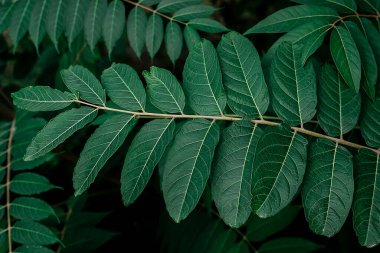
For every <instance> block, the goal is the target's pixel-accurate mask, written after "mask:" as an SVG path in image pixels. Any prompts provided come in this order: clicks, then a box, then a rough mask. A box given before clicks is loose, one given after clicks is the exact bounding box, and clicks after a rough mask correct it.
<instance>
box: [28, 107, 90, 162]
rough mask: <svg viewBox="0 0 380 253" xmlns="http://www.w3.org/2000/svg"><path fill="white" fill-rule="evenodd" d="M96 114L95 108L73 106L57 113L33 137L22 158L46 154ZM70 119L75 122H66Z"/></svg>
mask: <svg viewBox="0 0 380 253" xmlns="http://www.w3.org/2000/svg"><path fill="white" fill-rule="evenodd" d="M96 115H97V110H95V109H92V108H89V107H81V108H78V109H76V108H74V109H71V110H69V111H66V112H63V113H61V114H59V115H58V116H57V117H55V118H54V119H52V120H51V121H50V122H49V123H48V124H47V125H46V126H45V127H44V128H43V129H42V130H41V131H40V132H39V133H38V134H37V135H36V137H34V138H33V140H32V142H31V143H30V145H29V146H28V148H27V150H26V154H25V156H24V160H25V161H31V160H33V159H36V158H38V157H40V156H42V155H44V154H46V153H47V152H49V151H50V150H52V149H53V148H55V147H57V146H58V145H59V144H61V143H62V142H64V141H65V140H66V139H67V138H68V137H70V136H71V135H72V134H74V133H75V132H76V131H78V130H79V129H81V128H83V127H84V126H85V125H87V124H88V123H90V122H91V121H92V120H94V119H95V117H96ZM70 121H71V122H75V123H74V124H67V122H70ZM47 137H48V138H47Z"/></svg>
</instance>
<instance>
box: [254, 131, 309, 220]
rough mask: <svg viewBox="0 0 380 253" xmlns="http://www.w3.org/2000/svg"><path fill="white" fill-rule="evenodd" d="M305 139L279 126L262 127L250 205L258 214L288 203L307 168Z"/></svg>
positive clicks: (270, 213)
mask: <svg viewBox="0 0 380 253" xmlns="http://www.w3.org/2000/svg"><path fill="white" fill-rule="evenodd" d="M306 158H307V140H306V139H305V138H304V137H302V136H301V135H300V134H298V133H297V132H292V131H290V129H288V128H286V127H283V126H278V127H271V128H267V129H265V131H264V133H263V135H262V136H261V138H260V140H259V144H258V146H257V154H256V156H255V160H254V164H253V176H252V177H253V183H252V194H253V200H252V206H253V208H252V209H253V211H254V212H255V213H256V214H257V215H258V216H259V217H261V218H266V217H270V216H273V215H275V214H277V213H278V212H280V211H281V210H282V209H283V208H284V207H285V206H287V205H288V204H289V203H290V202H291V201H292V199H293V198H294V196H295V195H296V193H297V191H298V188H299V187H300V185H301V183H302V179H303V176H304V173H305V168H306Z"/></svg>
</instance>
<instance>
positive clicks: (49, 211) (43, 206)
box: [10, 197, 57, 221]
mask: <svg viewBox="0 0 380 253" xmlns="http://www.w3.org/2000/svg"><path fill="white" fill-rule="evenodd" d="M10 213H11V215H12V216H13V217H14V218H16V219H20V220H35V221H39V220H42V219H45V218H47V217H48V216H50V215H52V216H55V217H57V216H56V214H55V211H54V209H53V208H52V207H51V206H50V205H49V204H48V203H46V202H45V201H43V200H41V199H37V198H32V197H19V198H16V199H15V200H13V201H12V203H11V207H10Z"/></svg>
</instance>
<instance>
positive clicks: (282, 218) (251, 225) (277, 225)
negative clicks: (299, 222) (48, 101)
mask: <svg viewBox="0 0 380 253" xmlns="http://www.w3.org/2000/svg"><path fill="white" fill-rule="evenodd" d="M300 209H301V208H300V206H287V207H285V208H284V209H283V210H282V211H281V212H279V213H278V214H276V215H275V216H272V217H269V218H266V219H262V218H260V217H258V216H257V215H254V216H252V218H250V219H249V220H248V223H247V228H248V231H247V238H248V239H249V240H251V241H254V242H260V241H264V240H265V239H267V238H268V237H269V236H272V235H274V234H275V233H278V232H280V231H281V230H283V229H285V228H286V227H288V226H289V225H290V224H291V223H292V222H293V221H294V219H295V218H296V217H297V215H298V214H299V212H300Z"/></svg>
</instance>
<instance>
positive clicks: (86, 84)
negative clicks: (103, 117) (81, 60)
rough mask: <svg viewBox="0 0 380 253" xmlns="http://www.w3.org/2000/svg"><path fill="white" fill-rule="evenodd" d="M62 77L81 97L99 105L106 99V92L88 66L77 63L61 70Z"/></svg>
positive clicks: (68, 86) (71, 89)
mask: <svg viewBox="0 0 380 253" xmlns="http://www.w3.org/2000/svg"><path fill="white" fill-rule="evenodd" d="M61 77H62V80H63V82H64V83H65V85H66V86H67V88H69V90H70V91H71V92H72V93H74V94H76V93H79V98H80V99H84V100H86V101H87V102H90V103H94V104H97V105H103V106H104V104H105V101H106V93H105V91H104V90H103V88H102V85H101V84H100V82H99V80H98V79H97V78H96V77H95V76H94V75H93V74H92V73H91V72H90V71H89V70H88V69H86V68H84V67H82V66H79V65H75V66H70V67H69V68H68V69H64V70H61Z"/></svg>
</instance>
